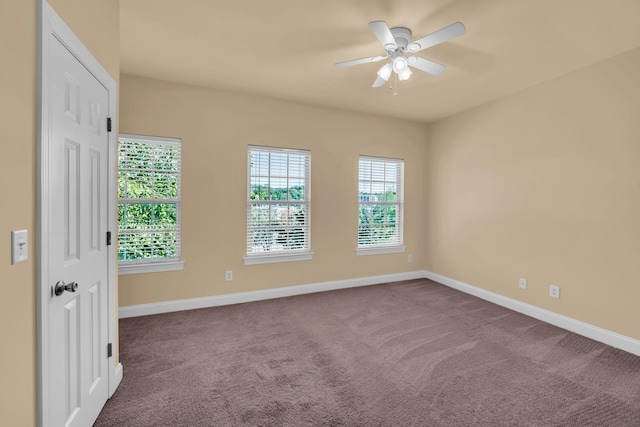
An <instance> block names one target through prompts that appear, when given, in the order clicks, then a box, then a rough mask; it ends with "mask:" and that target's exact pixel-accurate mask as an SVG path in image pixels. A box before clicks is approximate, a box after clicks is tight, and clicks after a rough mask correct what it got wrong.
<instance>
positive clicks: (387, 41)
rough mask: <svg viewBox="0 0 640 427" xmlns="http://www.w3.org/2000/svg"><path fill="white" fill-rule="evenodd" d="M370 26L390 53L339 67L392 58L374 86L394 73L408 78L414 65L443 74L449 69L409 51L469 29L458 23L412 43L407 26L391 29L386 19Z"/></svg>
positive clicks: (405, 78)
mask: <svg viewBox="0 0 640 427" xmlns="http://www.w3.org/2000/svg"><path fill="white" fill-rule="evenodd" d="M369 29H370V30H371V32H373V34H374V35H375V36H376V38H377V39H378V40H379V41H380V44H382V47H383V48H384V50H385V52H386V55H383V56H372V57H369V58H362V59H353V60H351V61H344V62H338V63H337V64H335V67H336V68H343V67H350V66H352V65H359V64H367V63H370V62H378V61H382V60H384V59H387V58H391V60H390V61H389V62H387V63H386V64H385V65H383V66H382V68H380V69H379V70H378V73H377V74H378V76H377V78H376V80H375V81H374V82H373V85H372V86H373V87H380V86H384V84H385V82H387V81H388V80H389V78H390V77H391V73H392V72H393V73H396V74H397V76H398V79H399V80H407V79H408V78H409V77H411V74H412V71H411V68H410V67H413V68H415V69H417V70H420V71H424V72H425V73H429V74H432V75H435V76H437V75H440V74H441V73H442V72H443V71H444V70H445V68H446V67H445V66H444V65H442V64H439V63H437V62H435V61H431V60H430V59H426V58H422V57H420V56H415V55H412V56H409V57H406V56H405V52H411V53H415V52H419V51H421V50H424V49H427V48H430V47H433V46H436V45H438V44H440V43H444V42H446V41H448V40H451V39H452V38H455V37H458V36H461V35H462V34H464V33H465V32H466V31H467V29H466V28H465V26H464V25H463V24H462V22H456V23H455V24H451V25H449V26H447V27H444V28H442V29H440V30H438V31H436V32H435V33H431V34H429V35H427V36H424V37H422V38H421V39H418V40H415V41H413V42H412V41H411V30H410V29H408V28H405V27H395V28H389V26H388V25H387V23H386V22H384V21H373V22H369Z"/></svg>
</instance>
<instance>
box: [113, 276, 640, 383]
mask: <svg viewBox="0 0 640 427" xmlns="http://www.w3.org/2000/svg"><path fill="white" fill-rule="evenodd" d="M422 278H427V279H431V280H433V281H435V282H438V283H441V284H443V285H445V286H449V287H450V288H454V289H457V290H459V291H462V292H464V293H467V294H470V295H473V296H476V297H478V298H481V299H483V300H486V301H490V302H492V303H494V304H498V305H501V306H503V307H506V308H508V309H510V310H514V311H517V312H519V313H522V314H526V315H527V316H531V317H533V318H536V319H539V320H542V321H543V322H547V323H550V324H552V325H554V326H558V327H560V328H563V329H566V330H568V331H571V332H575V333H576V334H579V335H582V336H585V337H587V338H591V339H593V340H596V341H599V342H601V343H604V344H607V345H610V346H612V347H616V348H619V349H621V350H624V351H628V352H629V353H632V354H635V355H637V356H640V341H639V340H637V339H634V338H631V337H627V336H624V335H621V334H618V333H616V332H612V331H609V330H607V329H603V328H600V327H598V326H594V325H591V324H588V323H585V322H582V321H580V320H576V319H572V318H570V317H567V316H563V315H561V314H558V313H554V312H552V311H549V310H545V309H543V308H540V307H536V306H534V305H531V304H527V303H524V302H522V301H518V300H515V299H513V298H508V297H505V296H503V295H500V294H496V293H494V292H490V291H487V290H485V289H482V288H478V287H476V286H472V285H469V284H467V283H464V282H460V281H459V280H455V279H452V278H450V277H446V276H442V275H440V274H437V273H433V272H431V271H427V270H420V271H410V272H406V273H397V274H386V275H382V276H370V277H361V278H356V279H347V280H335V281H331V282H320V283H311V284H307V285H297V286H287V287H283V288H274V289H264V290H260V291H251V292H239V293H234V294H226V295H216V296H211V297H203V298H192V299H184V300H176V301H166V302H159V303H152V304H141V305H130V306H125V307H120V308H119V309H118V312H119V317H120V318H121V319H124V318H127V317H137V316H147V315H150V314H160V313H169V312H173V311H182V310H192V309H196V308H207V307H216V306H221V305H230V304H240V303H244V302H252V301H261V300H268V299H273V298H282V297H290V296H295V295H304V294H311V293H315V292H324V291H333V290H336V289H347V288H354V287H358V286H367V285H377V284H380V283H389V282H398V281H402V280H412V279H422ZM120 370H121V371H120V372H122V365H120Z"/></svg>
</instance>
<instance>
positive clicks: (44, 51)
mask: <svg viewBox="0 0 640 427" xmlns="http://www.w3.org/2000/svg"><path fill="white" fill-rule="evenodd" d="M37 2H38V3H37V14H38V16H37V20H38V24H37V27H38V38H37V40H38V47H37V49H38V53H37V61H38V65H37V82H38V91H37V93H38V95H37V96H38V99H37V126H38V128H37V138H38V142H37V170H38V177H37V196H36V197H37V235H36V236H37V237H36V238H37V261H36V268H37V273H36V291H37V292H36V304H37V306H36V312H37V338H36V339H37V341H36V344H37V371H38V372H37V425H38V426H42V427H47V426H49V420H48V419H47V417H46V414H47V411H48V408H49V405H50V396H49V386H50V372H49V367H48V363H47V362H48V360H49V334H50V327H49V324H48V316H49V301H50V299H51V283H49V282H50V279H49V277H48V275H49V273H50V268H49V265H48V263H47V259H48V247H49V235H50V230H51V225H50V224H49V223H48V216H47V215H46V212H48V210H49V207H50V200H52V198H53V197H56V194H52V192H51V191H50V185H51V177H50V173H51V171H50V167H49V163H48V159H49V153H50V151H51V142H52V141H51V139H52V138H51V134H52V128H51V126H52V120H51V111H50V109H49V91H50V90H51V88H50V84H49V81H48V75H49V69H50V64H49V63H48V60H47V58H48V57H49V49H50V47H49V39H50V37H51V36H53V37H55V38H56V39H58V40H59V41H60V42H61V43H62V44H63V45H64V46H66V48H67V49H68V50H69V51H70V52H71V53H72V54H73V55H74V56H75V57H76V59H78V61H80V63H81V64H83V65H84V66H85V68H86V69H87V70H89V72H90V73H91V74H93V76H94V77H95V78H96V79H97V80H98V82H100V83H101V84H102V85H103V86H104V87H105V88H106V89H107V91H108V99H109V106H108V112H107V117H111V118H112V119H113V120H114V121H115V118H116V111H117V110H116V95H117V85H116V82H115V80H114V79H113V78H112V77H111V75H109V73H108V72H107V71H106V70H105V69H104V67H103V66H102V65H101V64H100V63H99V62H98V60H97V59H96V58H95V57H94V56H93V55H92V54H91V52H90V51H89V50H88V49H87V48H86V47H85V46H84V44H82V42H81V41H80V39H78V37H76V36H75V34H73V32H72V31H71V29H69V27H67V25H66V24H65V23H64V21H63V20H62V19H61V18H60V17H59V16H58V15H57V14H56V12H55V11H54V10H53V9H52V8H51V6H50V5H49V4H48V3H47V1H46V0H37ZM116 134H117V132H116V128H115V126H114V127H113V130H112V131H111V132H108V133H107V135H108V159H107V162H108V168H107V169H108V172H107V175H108V178H107V179H108V189H107V198H108V201H107V207H106V209H107V210H108V214H107V223H108V229H109V230H111V232H112V233H113V234H114V235H115V234H116V233H117V224H116V206H117V204H116V183H117V170H116V144H117V138H116ZM116 240H117V239H115V236H114V239H113V244H112V245H111V246H108V247H107V254H108V255H107V258H108V260H107V296H108V297H107V323H108V325H107V331H108V332H107V336H108V342H110V343H112V346H114V347H116V348H115V350H114V352H113V356H112V357H111V358H109V360H108V362H107V365H108V366H109V369H108V372H107V376H108V378H107V381H108V384H109V397H111V396H112V395H113V393H114V392H115V390H116V388H117V387H118V385H119V384H120V381H122V364H120V363H117V364H116V355H117V354H118V351H117V346H116V345H115V344H116V341H115V338H116V321H117V316H116V280H117V264H116V244H117V242H116ZM105 351H106V349H105Z"/></svg>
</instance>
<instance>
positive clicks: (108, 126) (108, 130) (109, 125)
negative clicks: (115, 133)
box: [107, 117, 111, 132]
mask: <svg viewBox="0 0 640 427" xmlns="http://www.w3.org/2000/svg"><path fill="white" fill-rule="evenodd" d="M107 132H111V117H107Z"/></svg>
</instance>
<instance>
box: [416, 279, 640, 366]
mask: <svg viewBox="0 0 640 427" xmlns="http://www.w3.org/2000/svg"><path fill="white" fill-rule="evenodd" d="M424 273H425V276H424V277H426V278H427V279H431V280H433V281H436V282H438V283H442V284H443V285H446V286H449V287H450V288H453V289H457V290H459V291H462V292H464V293H467V294H470V295H473V296H476V297H478V298H481V299H483V300H486V301H490V302H492V303H495V304H498V305H501V306H503V307H506V308H508V309H511V310H514V311H517V312H518V313H522V314H526V315H527V316H531V317H534V318H536V319H538V320H542V321H543V322H547V323H550V324H552V325H554V326H558V327H560V328H563V329H566V330H568V331H571V332H575V333H576V334H579V335H582V336H585V337H587V338H591V339H592V340H596V341H599V342H601V343H604V344H607V345H610V346H612V347H616V348H619V349H621V350H624V351H628V352H629V353H632V354H635V355H636V356H640V340H636V339H634V338H631V337H627V336H624V335H621V334H618V333H616V332H612V331H609V330H607V329H603V328H600V327H598V326H594V325H591V324H589V323H585V322H582V321H580V320H576V319H572V318H570V317H567V316H563V315H562V314H558V313H554V312H552V311H549V310H545V309H544V308H540V307H536V306H534V305H531V304H527V303H524V302H522V301H518V300H515V299H512V298H509V297H505V296H503V295H500V294H496V293H494V292H491V291H487V290H485V289H481V288H478V287H475V286H472V285H469V284H467V283H464V282H460V281H459V280H455V279H452V278H450V277H446V276H442V275H440V274H437V273H433V272H431V271H425V272H424Z"/></svg>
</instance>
